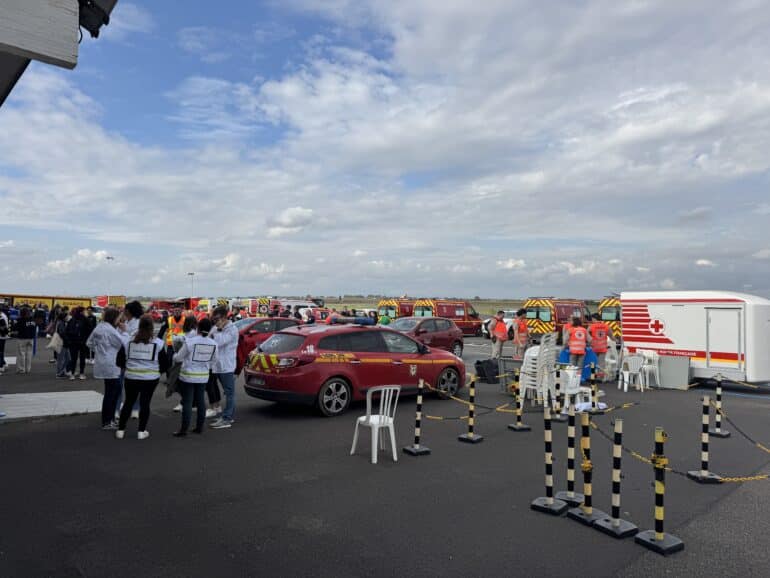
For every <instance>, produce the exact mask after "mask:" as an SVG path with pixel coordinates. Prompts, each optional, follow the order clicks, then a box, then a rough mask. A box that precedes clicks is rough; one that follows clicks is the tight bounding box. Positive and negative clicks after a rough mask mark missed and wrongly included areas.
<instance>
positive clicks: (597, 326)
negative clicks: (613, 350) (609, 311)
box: [588, 321, 610, 353]
mask: <svg viewBox="0 0 770 578" xmlns="http://www.w3.org/2000/svg"><path fill="white" fill-rule="evenodd" d="M588 331H590V332H591V347H592V348H593V350H594V351H595V352H596V353H607V334H608V333H609V331H610V328H609V326H608V325H607V324H606V323H604V322H603V321H595V322H594V323H592V324H591V326H590V327H589V328H588Z"/></svg>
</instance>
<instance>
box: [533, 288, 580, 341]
mask: <svg viewBox="0 0 770 578" xmlns="http://www.w3.org/2000/svg"><path fill="white" fill-rule="evenodd" d="M524 309H526V310H527V327H528V328H529V339H530V341H532V342H533V343H540V338H541V337H542V336H543V335H546V334H547V333H556V341H557V343H561V340H562V335H561V334H562V331H563V329H564V326H565V325H566V324H569V323H570V322H571V320H572V318H573V317H580V319H581V320H582V321H583V324H584V325H588V323H589V321H590V320H591V313H590V311H588V307H586V304H585V302H584V301H581V300H580V299H555V298H554V297H533V298H531V299H527V300H526V301H525V302H524Z"/></svg>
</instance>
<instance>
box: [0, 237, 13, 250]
mask: <svg viewBox="0 0 770 578" xmlns="http://www.w3.org/2000/svg"><path fill="white" fill-rule="evenodd" d="M15 246H16V242H15V241H14V240H13V239H9V240H7V241H0V249H8V248H10V247H15Z"/></svg>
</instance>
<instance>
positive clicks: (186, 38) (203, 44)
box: [176, 26, 232, 64]
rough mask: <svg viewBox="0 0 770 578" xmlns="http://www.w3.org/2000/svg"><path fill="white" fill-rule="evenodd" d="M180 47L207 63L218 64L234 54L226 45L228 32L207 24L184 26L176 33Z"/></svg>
mask: <svg viewBox="0 0 770 578" xmlns="http://www.w3.org/2000/svg"><path fill="white" fill-rule="evenodd" d="M176 39H177V44H178V45H179V47H180V48H181V49H182V50H184V51H185V52H188V53H190V54H192V55H194V56H197V57H198V58H200V60H201V61H202V62H205V63H207V64H217V63H220V62H224V61H225V60H227V59H229V58H230V57H231V56H232V54H231V52H230V51H229V50H228V49H227V48H225V47H224V43H225V42H224V41H225V40H226V39H227V33H226V32H224V31H222V30H219V29H216V28H209V27H207V26H190V27H187V28H182V29H181V30H179V31H178V32H177V34H176Z"/></svg>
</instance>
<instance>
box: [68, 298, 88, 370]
mask: <svg viewBox="0 0 770 578" xmlns="http://www.w3.org/2000/svg"><path fill="white" fill-rule="evenodd" d="M89 333H90V331H89V325H88V322H87V320H86V317H85V315H83V308H82V307H75V309H73V310H72V318H71V319H70V320H69V321H68V322H67V328H66V329H65V330H64V345H65V346H66V347H67V349H68V350H69V353H70V364H69V374H70V376H69V377H70V381H72V380H74V379H75V368H76V366H77V362H78V359H80V375H79V376H78V377H79V378H80V379H85V378H86V373H85V372H86V359H87V358H88V347H86V339H87V338H88V335H89Z"/></svg>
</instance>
